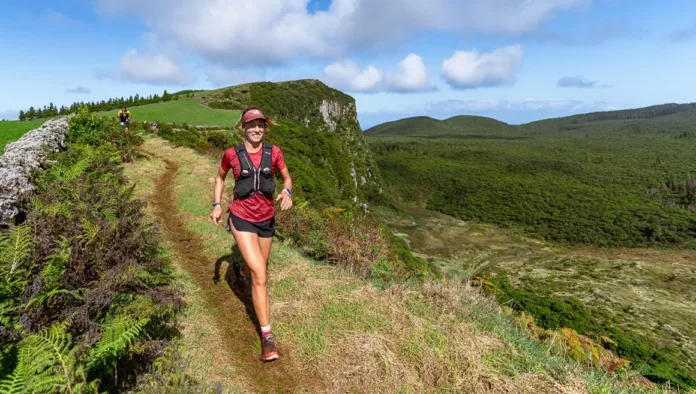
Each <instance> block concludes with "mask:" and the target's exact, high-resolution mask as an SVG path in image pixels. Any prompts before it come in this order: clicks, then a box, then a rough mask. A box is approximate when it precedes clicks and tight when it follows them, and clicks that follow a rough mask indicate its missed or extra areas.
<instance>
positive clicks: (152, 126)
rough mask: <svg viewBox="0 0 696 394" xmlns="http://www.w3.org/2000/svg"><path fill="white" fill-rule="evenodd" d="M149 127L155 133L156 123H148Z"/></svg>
mask: <svg viewBox="0 0 696 394" xmlns="http://www.w3.org/2000/svg"><path fill="white" fill-rule="evenodd" d="M150 127H151V128H152V131H157V122H152V123H150Z"/></svg>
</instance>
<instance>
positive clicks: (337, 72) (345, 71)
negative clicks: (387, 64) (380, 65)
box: [324, 60, 384, 93]
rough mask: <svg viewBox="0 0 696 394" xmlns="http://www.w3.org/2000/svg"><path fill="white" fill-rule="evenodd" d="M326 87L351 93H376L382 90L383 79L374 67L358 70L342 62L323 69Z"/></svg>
mask: <svg viewBox="0 0 696 394" xmlns="http://www.w3.org/2000/svg"><path fill="white" fill-rule="evenodd" d="M324 75H325V76H326V80H327V81H326V82H327V84H328V85H331V86H334V87H335V88H337V89H341V90H347V91H351V92H363V93H369V92H377V91H379V90H380V89H381V88H382V84H383V81H384V77H383V75H382V72H381V71H379V70H378V69H377V68H375V67H374V66H369V67H367V68H365V69H364V70H360V68H359V67H358V65H357V64H355V63H354V62H352V61H350V60H343V61H338V62H334V63H331V64H329V65H328V66H326V67H324Z"/></svg>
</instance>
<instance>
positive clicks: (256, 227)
mask: <svg viewBox="0 0 696 394" xmlns="http://www.w3.org/2000/svg"><path fill="white" fill-rule="evenodd" d="M230 225H232V226H234V228H235V230H237V231H243V232H248V233H256V234H258V235H259V237H261V238H271V237H273V236H274V235H275V216H274V217H272V218H270V219H268V220H265V221H263V222H250V221H248V220H244V219H242V218H240V217H237V216H235V215H232V214H230V216H229V218H227V231H232V229H231V228H230Z"/></svg>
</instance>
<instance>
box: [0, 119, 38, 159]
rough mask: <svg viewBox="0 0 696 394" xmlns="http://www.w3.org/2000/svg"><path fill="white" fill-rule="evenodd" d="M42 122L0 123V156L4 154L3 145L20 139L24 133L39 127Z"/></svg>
mask: <svg viewBox="0 0 696 394" xmlns="http://www.w3.org/2000/svg"><path fill="white" fill-rule="evenodd" d="M43 122H44V121H43V120H31V121H27V122H17V121H4V122H0V154H2V153H3V152H5V145H7V144H9V143H10V142H14V141H16V140H18V139H20V138H21V137H22V136H23V135H24V133H26V132H27V131H29V130H33V129H35V128H37V127H39V126H41V125H42V124H43Z"/></svg>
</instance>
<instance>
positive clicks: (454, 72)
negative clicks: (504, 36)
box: [441, 45, 524, 89]
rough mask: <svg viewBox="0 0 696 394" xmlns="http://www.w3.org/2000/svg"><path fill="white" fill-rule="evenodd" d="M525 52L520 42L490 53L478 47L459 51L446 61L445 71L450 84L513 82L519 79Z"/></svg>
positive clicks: (466, 86) (462, 86)
mask: <svg viewBox="0 0 696 394" xmlns="http://www.w3.org/2000/svg"><path fill="white" fill-rule="evenodd" d="M523 58H524V53H523V52H522V48H521V47H520V46H519V45H514V46H508V47H504V48H500V49H496V50H494V51H492V52H488V53H479V51H478V50H472V51H456V52H455V53H454V54H453V55H452V57H450V58H449V59H447V60H445V61H444V62H442V70H441V75H442V77H443V78H444V79H445V81H447V83H448V84H450V86H452V87H454V88H457V89H473V88H478V87H484V86H496V85H512V84H514V83H515V81H516V80H517V72H518V71H519V69H520V67H521V65H522V60H523Z"/></svg>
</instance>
